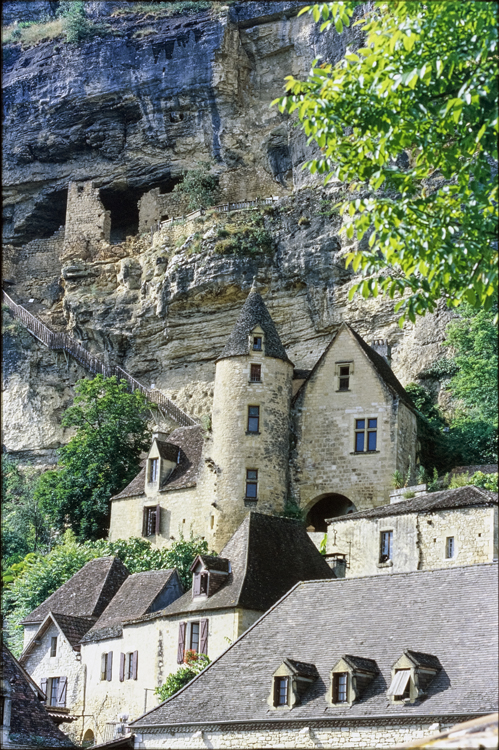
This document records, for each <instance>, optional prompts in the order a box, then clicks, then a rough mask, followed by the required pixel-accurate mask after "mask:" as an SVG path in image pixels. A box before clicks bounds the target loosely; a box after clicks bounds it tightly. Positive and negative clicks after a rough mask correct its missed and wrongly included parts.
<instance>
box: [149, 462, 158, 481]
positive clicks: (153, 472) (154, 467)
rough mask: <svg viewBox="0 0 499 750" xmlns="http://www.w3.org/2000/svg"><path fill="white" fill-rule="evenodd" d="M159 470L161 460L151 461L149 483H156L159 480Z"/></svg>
mask: <svg viewBox="0 0 499 750" xmlns="http://www.w3.org/2000/svg"><path fill="white" fill-rule="evenodd" d="M158 470H159V458H151V459H149V481H150V482H156V481H157V480H158Z"/></svg>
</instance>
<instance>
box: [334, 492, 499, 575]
mask: <svg viewBox="0 0 499 750" xmlns="http://www.w3.org/2000/svg"><path fill="white" fill-rule="evenodd" d="M452 505H455V506H456V507H448V506H452ZM459 506H460V507H459ZM387 534H390V535H391V539H390V542H389V549H388V547H387V548H386V549H383V548H382V547H383V541H382V536H383V535H387ZM385 538H386V537H385ZM326 549H327V553H328V554H329V555H330V556H332V557H333V558H335V557H337V558H340V560H345V562H346V567H344V568H343V570H344V574H345V577H347V578H350V577H357V576H371V575H377V574H383V575H387V574H390V573H402V572H409V571H416V570H432V569H435V568H449V567H456V566H463V565H472V564H479V563H486V562H492V561H493V560H497V557H498V549H497V499H496V498H494V496H493V494H492V493H488V492H486V491H484V490H479V489H478V488H476V487H460V488H457V489H455V490H444V491H442V492H438V493H430V494H428V495H422V496H420V497H418V498H415V499H414V500H403V501H401V502H397V503H394V504H392V505H390V506H384V507H383V508H379V509H374V510H371V511H369V513H367V514H366V515H363V514H362V513H359V514H353V515H351V516H347V517H343V518H333V519H331V520H330V523H329V526H328V533H327V547H326ZM383 554H384V556H385V557H386V556H388V557H389V559H386V560H384V559H382V556H383Z"/></svg>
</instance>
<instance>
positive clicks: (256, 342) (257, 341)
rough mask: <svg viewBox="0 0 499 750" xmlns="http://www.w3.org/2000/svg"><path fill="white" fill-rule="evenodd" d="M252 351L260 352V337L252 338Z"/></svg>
mask: <svg viewBox="0 0 499 750" xmlns="http://www.w3.org/2000/svg"><path fill="white" fill-rule="evenodd" d="M253 351H254V352H261V351H262V337H261V336H253Z"/></svg>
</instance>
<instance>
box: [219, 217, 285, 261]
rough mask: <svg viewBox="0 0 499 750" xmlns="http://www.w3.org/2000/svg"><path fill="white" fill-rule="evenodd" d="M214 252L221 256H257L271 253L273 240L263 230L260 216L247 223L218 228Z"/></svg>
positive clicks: (265, 230) (270, 235)
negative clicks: (217, 238)
mask: <svg viewBox="0 0 499 750" xmlns="http://www.w3.org/2000/svg"><path fill="white" fill-rule="evenodd" d="M217 236H218V237H220V238H221V239H219V240H218V242H216V243H215V247H214V248H213V249H214V252H216V253H220V254H221V255H227V254H234V255H246V256H247V255H259V254H262V253H267V254H268V253H272V252H273V250H274V239H273V237H272V234H271V232H269V231H268V230H267V229H265V225H264V219H263V217H262V216H256V217H255V218H254V219H253V220H250V221H248V222H247V223H244V222H242V223H237V224H224V225H223V226H221V227H219V228H218V231H217Z"/></svg>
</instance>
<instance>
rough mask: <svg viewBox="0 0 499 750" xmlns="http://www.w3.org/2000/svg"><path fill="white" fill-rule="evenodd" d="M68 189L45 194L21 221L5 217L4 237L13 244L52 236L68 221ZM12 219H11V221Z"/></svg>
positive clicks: (21, 243)
mask: <svg viewBox="0 0 499 750" xmlns="http://www.w3.org/2000/svg"><path fill="white" fill-rule="evenodd" d="M67 203H68V190H67V188H63V189H62V190H54V191H53V192H52V193H46V194H44V195H43V196H42V197H41V198H40V200H39V201H38V202H37V203H36V204H35V206H34V208H33V210H32V211H30V212H29V213H26V214H25V215H24V216H23V218H22V220H21V221H16V223H15V225H13V220H12V218H11V217H10V216H8V215H7V216H6V217H5V221H6V224H5V226H4V238H5V241H6V242H10V243H12V244H13V245H24V244H26V243H27V242H31V240H41V239H47V238H48V237H52V235H53V234H54V233H55V232H57V230H58V229H59V227H61V226H64V224H65V223H66V207H67ZM9 219H10V221H9Z"/></svg>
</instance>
